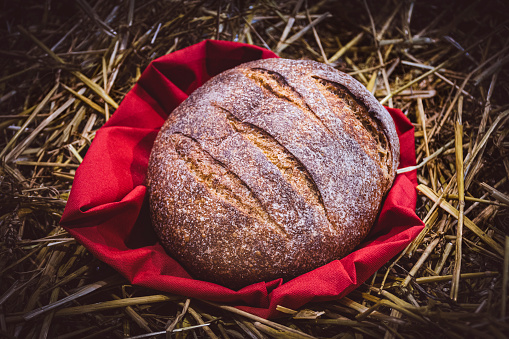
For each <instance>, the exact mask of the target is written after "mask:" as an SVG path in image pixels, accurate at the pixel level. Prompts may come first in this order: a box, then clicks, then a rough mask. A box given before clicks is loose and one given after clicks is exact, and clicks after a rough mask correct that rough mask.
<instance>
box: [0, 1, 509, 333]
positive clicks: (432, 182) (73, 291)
mask: <svg viewBox="0 0 509 339" xmlns="http://www.w3.org/2000/svg"><path fill="white" fill-rule="evenodd" d="M1 6H2V7H1V10H0V18H1V27H0V30H1V34H0V41H1V45H0V64H1V68H0V107H1V111H0V126H1V128H0V131H1V132H0V133H1V134H0V136H1V139H0V144H1V147H0V152H1V153H0V158H1V165H0V188H1V190H0V255H1V256H0V272H1V273H0V337H5V338H56V337H58V338H76V337H79V338H91V337H99V338H109V337H112V338H122V337H125V336H136V335H143V334H146V333H150V332H159V331H163V332H164V331H165V330H167V332H168V335H170V332H171V331H172V329H178V328H185V327H189V328H190V329H188V330H187V331H182V332H175V333H174V334H172V335H173V336H178V337H188V338H201V337H211V338H216V337H224V338H244V337H247V338H268V337H276V338H283V337H295V338H310V337H326V338H332V337H334V338H354V337H355V338H363V337H366V338H369V337H376V338H380V337H386V338H428V337H430V336H431V335H433V336H435V337H451V338H465V337H469V338H470V337H479V338H504V337H505V336H506V335H507V333H509V325H508V321H507V320H508V317H507V280H508V266H509V250H508V247H509V241H508V237H507V234H508V233H509V213H508V209H507V206H508V204H509V196H508V191H509V190H508V184H507V178H508V176H509V159H508V157H507V154H509V139H508V134H509V129H508V127H507V126H508V125H507V119H508V116H509V111H508V110H509V105H508V104H509V101H508V99H507V98H508V96H509V86H508V81H507V79H508V78H509V74H508V67H507V63H508V62H509V58H508V55H509V53H508V51H509V40H508V36H509V34H508V33H509V22H508V21H507V18H506V13H509V8H508V5H507V3H506V2H504V1H495V0H489V1H452V2H446V1H415V2H414V1H406V2H399V1H390V0H389V1H349V2H345V3H342V2H339V1H307V2H306V1H268V0H266V1H146V2H141V1H133V0H131V1H129V0H128V1H104V0H103V1H101V0H99V1H86V0H76V1H50V0H46V1H23V2H7V1H4V2H2V5H1ZM203 39H221V40H230V41H231V40H233V41H241V42H247V43H251V44H255V45H258V46H262V47H266V48H270V49H272V50H273V51H275V52H277V53H278V54H279V55H280V56H281V57H286V58H292V59H299V58H307V59H313V60H318V61H321V62H328V63H330V64H332V65H333V66H335V67H337V68H338V69H340V70H342V71H345V72H348V73H350V74H352V75H353V76H354V77H356V78H357V79H358V80H359V81H361V82H362V83H363V84H364V85H366V86H367V87H368V89H370V90H371V91H373V93H374V94H375V96H376V97H377V98H378V99H379V100H380V101H381V102H382V103H384V104H385V105H387V106H392V107H396V108H400V109H402V110H403V111H404V113H405V114H407V116H408V117H409V119H410V120H411V121H412V122H413V123H414V124H415V137H416V148H417V163H418V164H419V165H420V167H419V168H418V179H419V183H420V186H419V187H418V190H419V191H420V192H421V195H420V198H419V202H418V210H417V212H418V214H419V216H420V217H421V218H422V219H423V220H424V221H425V223H426V226H427V227H426V229H425V231H424V232H423V233H422V235H421V236H420V237H419V238H417V239H416V241H415V242H414V243H413V244H412V245H411V246H409V248H407V250H406V251H405V252H404V253H402V254H401V255H400V256H399V257H397V258H394V260H392V261H391V262H388V263H387V264H386V265H385V266H384V267H383V268H381V269H380V270H379V271H378V272H377V274H375V275H374V276H373V277H372V278H371V279H369V280H368V281H367V282H366V283H365V284H364V285H363V286H362V287H361V288H360V289H359V290H357V291H355V292H353V293H351V294H350V295H349V296H348V297H345V298H343V299H341V300H338V301H334V302H328V303H322V304H310V305H306V310H288V309H284V308H281V311H282V312H283V314H284V315H285V316H283V317H282V318H281V319H278V320H277V321H266V320H263V319H257V318H253V317H250V316H249V315H247V314H242V313H239V311H237V310H236V309H232V308H229V307H228V306H225V305H210V304H206V303H203V302H201V301H198V300H186V299H185V298H183V297H179V296H174V295H168V294H161V293H160V292H157V291H151V290H148V289H145V288H140V287H136V286H131V285H127V284H126V281H124V280H123V279H122V278H121V277H120V276H119V275H118V274H116V273H115V272H114V271H112V270H111V269H110V268H108V267H106V266H105V265H104V264H102V263H100V262H98V261H96V260H94V258H93V257H92V256H91V255H90V254H89V253H88V252H87V251H86V250H85V249H84V248H83V247H82V246H81V245H79V244H78V243H76V242H75V241H74V240H73V239H72V238H70V237H69V235H68V234H67V233H66V232H65V231H64V230H63V229H61V228H60V227H59V220H60V217H61V214H62V211H63V208H64V206H65V203H66V198H67V196H68V193H69V190H70V188H71V186H72V181H73V175H74V171H75V169H76V168H77V166H78V165H79V163H80V162H81V160H82V158H83V156H84V155H85V153H86V151H87V148H88V146H89V145H90V142H91V141H92V140H93V139H94V135H95V131H97V129H99V128H100V127H101V126H102V125H103V124H104V123H105V121H107V119H108V118H109V117H110V116H111V115H112V114H114V111H115V108H116V106H117V104H118V103H119V102H121V100H122V98H123V96H124V95H125V94H126V93H127V92H128V91H129V90H130V88H131V87H132V86H133V84H134V83H135V81H136V79H137V78H138V77H139V75H140V73H141V71H143V69H144V68H145V67H146V66H147V65H148V63H149V62H150V61H151V60H153V59H155V58H156V57H159V56H162V55H164V54H167V53H169V52H172V51H174V50H178V49H181V48H184V47H186V46H190V45H192V44H194V43H196V42H199V41H202V40H203ZM458 173H459V175H458ZM460 259H461V260H460ZM48 305H51V306H52V307H48ZM209 322H210V325H208V326H205V327H200V328H193V327H191V326H196V325H200V324H203V323H209ZM165 335H166V334H164V335H160V337H164V336H165Z"/></svg>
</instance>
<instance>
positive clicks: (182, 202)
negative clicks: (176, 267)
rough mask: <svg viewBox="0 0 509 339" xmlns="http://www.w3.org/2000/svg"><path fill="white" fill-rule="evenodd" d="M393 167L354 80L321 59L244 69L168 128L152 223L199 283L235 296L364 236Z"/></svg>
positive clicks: (391, 131) (158, 156)
mask: <svg viewBox="0 0 509 339" xmlns="http://www.w3.org/2000/svg"><path fill="white" fill-rule="evenodd" d="M398 162H399V142H398V137H397V135H396V130H395V127H394V123H393V121H392V119H391V117H390V115H389V114H388V112H387V111H386V110H385V109H384V108H383V106H381V105H380V104H379V103H378V101H376V99H375V98H374V97H373V96H372V95H371V93H369V92H368V91H367V90H366V89H365V88H364V87H363V86H362V85H361V84H360V83H358V82H357V81H356V80H355V79H353V78H352V77H350V76H348V75H346V74H344V73H341V72H339V71H337V70H335V69H334V68H332V67H330V66H327V65H324V64H321V63H318V62H314V61H304V60H288V59H265V60H259V61H254V62H249V63H246V64H243V65H240V66H238V67H236V68H233V69H231V70H228V71H226V72H224V73H221V74H219V75H218V76H216V77H214V78H212V79H211V80H209V81H208V82H207V83H205V84H204V85H203V86H202V87H200V88H198V89H197V90H196V91H195V92H194V93H193V94H191V96H189V98H188V99H187V100H185V101H184V102H183V103H182V104H181V105H180V106H179V107H178V108H177V109H175V110H174V111H173V112H172V113H171V115H170V116H169V118H168V119H167V121H166V122H165V124H164V125H163V127H162V128H161V131H160V132H159V135H158V137H157V139H156V141H155V144H154V147H153V149H152V153H151V156H150V163H149V169H148V175H147V185H148V188H149V195H150V208H151V215H152V222H153V225H154V227H155V230H156V232H157V234H158V236H159V238H160V240H161V243H162V245H163V246H164V247H165V248H166V250H167V251H168V252H169V254H170V255H171V256H172V257H173V258H175V259H176V260H178V261H179V262H180V263H181V264H182V265H183V266H184V267H185V268H186V269H187V270H188V271H189V273H190V274H191V275H193V276H194V277H195V278H197V279H202V280H207V281H211V282H215V283H219V284H221V285H224V286H227V287H231V288H234V289H237V288H240V287H243V286H246V285H249V284H251V283H255V282H259V281H270V280H273V279H277V278H284V279H291V278H293V277H296V276H298V275H300V274H303V273H305V272H308V271H311V270H313V269H315V268H317V267H319V266H322V265H324V264H326V263H328V262H330V261H332V260H335V259H339V258H341V257H343V256H345V255H346V254H348V253H349V252H351V251H352V250H353V249H354V247H355V246H357V245H358V244H359V243H360V242H361V241H362V239H363V238H364V237H365V236H366V235H367V233H368V232H369V229H370V228H371V226H372V225H373V223H374V221H375V218H376V216H377V213H378V211H379V210H380V207H381V203H382V198H383V197H384V195H385V194H386V193H387V191H388V190H389V189H390V187H391V185H392V182H393V180H394V176H395V170H396V168H397V167H398Z"/></svg>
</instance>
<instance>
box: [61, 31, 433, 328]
mask: <svg viewBox="0 0 509 339" xmlns="http://www.w3.org/2000/svg"><path fill="white" fill-rule="evenodd" d="M274 57H277V55H275V54H274V53H272V52H270V51H268V50H265V49H262V48H259V47H256V46H251V45H246V44H240V43H233V42H225V41H210V40H208V41H203V42H200V43H198V44H196V45H194V46H191V47H188V48H185V49H183V50H180V51H177V52H175V53H172V54H169V55H166V56H163V57H161V58H159V59H157V60H155V61H154V62H152V63H151V64H150V65H149V66H148V67H147V69H146V70H145V71H144V72H143V74H142V76H141V78H140V79H139V81H138V83H137V84H136V85H135V86H134V87H133V89H132V90H131V91H130V92H129V93H128V94H127V95H126V96H125V98H124V100H123V101H122V103H121V105H120V107H119V108H118V109H117V111H116V112H115V114H114V115H113V116H112V118H111V119H110V120H109V121H108V122H107V123H106V124H105V125H104V126H103V127H102V128H101V129H100V130H99V131H98V132H97V134H96V137H95V139H94V141H93V143H92V145H91V147H90V149H89V150H88V152H87V154H86V156H85V159H84V160H83V163H82V164H81V166H80V167H79V168H78V170H77V171H76V176H75V179H74V183H73V187H72V191H71V194H70V196H69V201H68V203H67V206H66V208H65V211H64V214H63V217H62V220H61V225H62V226H63V227H65V228H66V229H67V230H68V231H69V233H70V234H71V235H72V236H74V237H75V238H76V239H77V240H78V241H79V242H81V243H82V244H83V245H84V246H85V247H86V248H88V250H89V251H90V252H91V253H93V254H94V255H95V256H96V257H97V258H99V259H100V260H102V261H104V262H105V263H107V264H109V265H110V266H112V267H113V268H114V269H116V270H117V271H118V272H120V273H121V274H122V275H124V276H125V277H126V278H127V279H129V280H130V281H131V282H132V283H133V284H136V285H141V286H146V287H149V288H153V289H157V290H161V291H167V292H170V293H175V294H180V295H184V296H189V297H194V298H201V299H206V300H210V301H216V302H221V303H229V304H231V305H234V306H237V307H239V308H241V309H243V310H245V311H248V312H251V313H254V314H256V315H259V316H261V317H265V318H269V317H276V316H278V315H279V312H278V311H276V306H277V305H282V306H286V307H289V308H298V307H300V306H302V305H304V304H305V303H307V302H310V301H325V300H331V299H338V298H340V297H342V296H344V295H346V294H347V293H349V292H350V291H352V290H353V289H355V288H356V287H357V286H359V285H360V284H361V283H362V282H364V281H365V280H366V279H367V278H368V277H369V276H371V275H372V274H373V273H374V272H375V271H376V270H377V269H378V268H380V267H381V266H382V265H383V264H385V263H386V262H387V261H388V260H390V259H391V258H392V257H393V256H395V255H396V254H397V253H398V252H400V251H401V250H403V249H404V248H405V247H406V246H407V244H409V243H410V242H411V241H412V239H413V238H414V237H415V236H416V235H417V234H418V233H419V231H420V230H421V229H422V227H423V223H422V221H421V220H420V219H419V218H418V217H417V216H416V214H415V212H414V209H415V203H416V191H415V186H416V184H417V180H416V174H415V172H410V173H405V174H402V175H398V176H397V178H396V181H395V183H394V186H393V188H392V189H391V191H390V193H389V195H388V196H387V198H386V200H385V203H384V206H383V209H382V211H381V213H380V216H379V219H378V221H377V223H376V225H375V226H374V228H373V230H372V231H371V233H370V235H369V236H368V238H367V239H366V240H365V242H364V243H363V244H361V245H360V246H359V247H358V249H357V250H356V251H355V252H353V253H351V254H350V255H348V256H347V257H345V258H343V259H341V260H335V261H333V262H331V263H329V264H327V265H325V266H322V267H320V268H318V269H316V270H314V271H311V272H309V273H307V274H304V275H302V276H299V277H297V278H295V279H293V280H291V281H288V282H284V281H282V279H277V280H275V281H271V282H261V283H257V284H253V285H250V286H247V287H245V288H243V289H241V290H239V291H233V290H230V289H228V288H226V287H223V286H219V285H216V284H213V283H209V282H204V281H198V280H194V279H193V278H192V277H191V276H190V275H189V274H188V273H187V272H186V271H185V270H184V269H183V268H182V267H181V266H180V265H179V264H178V263H177V262H176V261H175V260H173V259H172V258H171V257H170V256H168V254H166V252H165V251H164V249H163V248H162V247H161V245H160V244H159V242H158V241H157V238H156V236H155V233H154V232H153V230H152V228H151V223H150V217H149V213H148V200H147V197H146V192H147V189H146V187H145V186H144V179H145V174H146V169H147V164H148V158H149V154H150V150H151V148H152V144H153V142H154V139H155V137H156V135H157V132H158V131H159V128H160V127H161V125H162V124H163V122H164V120H165V118H166V117H167V116H168V115H169V114H170V113H171V112H172V110H173V109H174V108H175V107H177V105H178V104H179V103H180V102H182V101H183V100H184V99H185V98H187V96H188V95H189V94H190V93H191V92H192V91H194V90H195V89H196V88H198V87H199V86H201V85H202V84H203V83H204V82H205V81H207V80H208V79H209V78H211V77H212V76H214V75H216V74H218V73H220V72H222V71H224V70H226V69H229V68H231V67H234V66H236V65H238V64H241V63H243V62H247V61H251V60H256V59H260V58H263V59H265V58H274ZM388 111H389V112H390V113H391V115H392V117H393V119H394V121H395V123H396V127H397V131H398V135H399V137H400V141H401V165H400V167H406V166H411V165H415V150H414V135H413V127H412V125H411V124H410V122H409V121H408V120H407V119H406V117H405V116H404V115H403V114H402V112H401V111H400V110H397V109H388Z"/></svg>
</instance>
